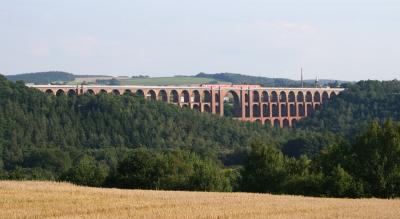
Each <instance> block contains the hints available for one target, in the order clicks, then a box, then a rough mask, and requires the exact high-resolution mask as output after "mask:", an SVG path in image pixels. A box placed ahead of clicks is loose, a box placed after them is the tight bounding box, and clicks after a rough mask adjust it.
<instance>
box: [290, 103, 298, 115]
mask: <svg viewBox="0 0 400 219" xmlns="http://www.w3.org/2000/svg"><path fill="white" fill-rule="evenodd" d="M296 114H297V113H296V105H294V104H290V116H297V115H296Z"/></svg>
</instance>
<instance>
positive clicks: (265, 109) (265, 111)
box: [263, 103, 270, 117]
mask: <svg viewBox="0 0 400 219" xmlns="http://www.w3.org/2000/svg"><path fill="white" fill-rule="evenodd" d="M263 116H264V117H270V114H269V105H268V103H265V104H263Z"/></svg>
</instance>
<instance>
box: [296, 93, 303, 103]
mask: <svg viewBox="0 0 400 219" xmlns="http://www.w3.org/2000/svg"><path fill="white" fill-rule="evenodd" d="M297 102H304V94H303V92H302V91H299V92H298V93H297Z"/></svg>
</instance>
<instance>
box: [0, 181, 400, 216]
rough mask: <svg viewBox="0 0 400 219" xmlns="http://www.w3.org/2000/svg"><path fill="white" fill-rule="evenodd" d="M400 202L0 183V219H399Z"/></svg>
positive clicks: (52, 183) (28, 182)
mask: <svg viewBox="0 0 400 219" xmlns="http://www.w3.org/2000/svg"><path fill="white" fill-rule="evenodd" d="M399 217H400V200H382V199H359V200H351V199H327V198H308V197H298V196H297V197H296V196H279V195H269V194H247V193H205V192H166V191H143V190H119V189H99V188H86V187H80V186H75V185H71V184H67V183H54V182H31V181H27V182H13V181H0V218H399Z"/></svg>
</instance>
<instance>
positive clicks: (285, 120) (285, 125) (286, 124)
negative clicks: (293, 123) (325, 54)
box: [283, 119, 290, 128]
mask: <svg viewBox="0 0 400 219" xmlns="http://www.w3.org/2000/svg"><path fill="white" fill-rule="evenodd" d="M289 127H290V124H289V120H288V119H284V120H283V128H289Z"/></svg>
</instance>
